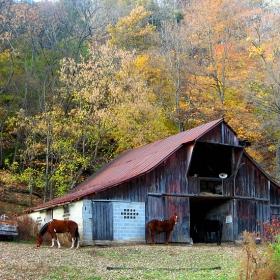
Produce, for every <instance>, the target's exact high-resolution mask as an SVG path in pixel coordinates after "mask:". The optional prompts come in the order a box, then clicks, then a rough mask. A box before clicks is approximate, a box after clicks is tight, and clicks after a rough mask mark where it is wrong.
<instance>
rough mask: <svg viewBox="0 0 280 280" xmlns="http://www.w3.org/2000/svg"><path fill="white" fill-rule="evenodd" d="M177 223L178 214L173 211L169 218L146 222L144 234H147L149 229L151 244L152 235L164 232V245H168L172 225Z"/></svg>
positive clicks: (153, 242)
mask: <svg viewBox="0 0 280 280" xmlns="http://www.w3.org/2000/svg"><path fill="white" fill-rule="evenodd" d="M177 223H178V215H177V214H176V213H175V214H174V215H173V216H172V217H171V218H169V219H167V220H164V221H159V220H152V221H150V222H148V223H147V226H146V236H147V238H148V236H149V229H150V231H151V237H152V244H155V240H154V237H155V235H156V234H157V233H159V232H166V240H165V245H168V241H169V236H170V234H171V231H172V230H173V228H174V226H175V225H176V224H177Z"/></svg>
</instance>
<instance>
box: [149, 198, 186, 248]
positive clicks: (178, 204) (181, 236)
mask: <svg viewBox="0 0 280 280" xmlns="http://www.w3.org/2000/svg"><path fill="white" fill-rule="evenodd" d="M189 211H190V210H189V198H188V197H180V196H179V195H178V196H164V195H163V196H153V195H149V196H148V203H147V211H146V213H147V214H146V215H147V219H146V222H149V221H151V220H153V219H157V220H165V219H168V218H170V217H171V216H172V215H173V214H174V213H177V214H178V215H179V221H178V224H177V225H175V226H174V229H173V231H172V233H171V235H170V238H169V242H180V243H185V242H189V241H190V235H189V226H190V220H189V218H190V216H189V213H190V212H189ZM165 237H166V234H165V233H160V234H157V235H156V236H155V242H156V243H165ZM146 238H147V236H146ZM148 240H149V239H148Z"/></svg>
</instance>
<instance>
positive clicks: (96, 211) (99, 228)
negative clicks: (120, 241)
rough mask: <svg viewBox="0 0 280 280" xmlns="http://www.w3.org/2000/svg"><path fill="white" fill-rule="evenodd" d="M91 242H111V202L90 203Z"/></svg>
mask: <svg viewBox="0 0 280 280" xmlns="http://www.w3.org/2000/svg"><path fill="white" fill-rule="evenodd" d="M92 224H93V232H92V239H93V240H113V205H112V203H111V202H93V203H92Z"/></svg>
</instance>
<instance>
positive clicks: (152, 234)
mask: <svg viewBox="0 0 280 280" xmlns="http://www.w3.org/2000/svg"><path fill="white" fill-rule="evenodd" d="M155 235H156V231H155V230H152V232H151V236H152V244H153V245H154V244H155V239H154V237H155Z"/></svg>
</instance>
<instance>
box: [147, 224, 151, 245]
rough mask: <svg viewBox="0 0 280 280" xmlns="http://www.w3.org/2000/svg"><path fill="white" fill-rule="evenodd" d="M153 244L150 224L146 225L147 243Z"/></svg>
mask: <svg viewBox="0 0 280 280" xmlns="http://www.w3.org/2000/svg"><path fill="white" fill-rule="evenodd" d="M148 242H149V243H151V233H150V228H149V223H147V224H146V243H148Z"/></svg>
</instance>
